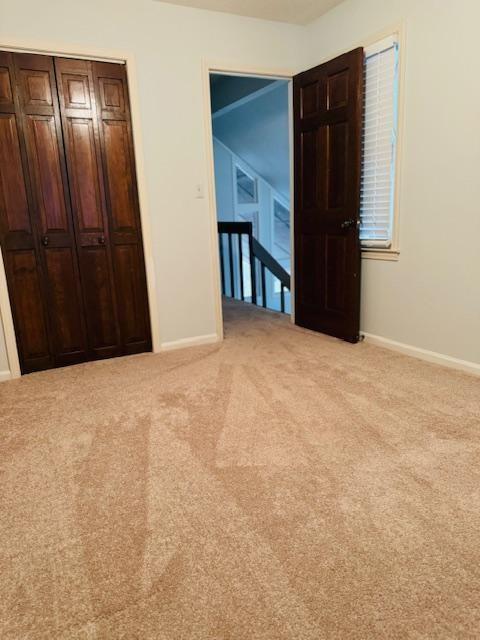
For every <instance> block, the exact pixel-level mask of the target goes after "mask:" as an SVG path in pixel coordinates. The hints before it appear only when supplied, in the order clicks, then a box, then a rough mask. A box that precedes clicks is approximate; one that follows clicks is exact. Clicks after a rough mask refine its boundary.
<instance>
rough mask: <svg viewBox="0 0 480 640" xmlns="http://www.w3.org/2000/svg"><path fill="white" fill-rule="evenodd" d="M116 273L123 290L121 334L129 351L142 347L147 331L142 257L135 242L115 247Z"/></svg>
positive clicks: (132, 351)
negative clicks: (143, 298) (143, 296)
mask: <svg viewBox="0 0 480 640" xmlns="http://www.w3.org/2000/svg"><path fill="white" fill-rule="evenodd" d="M115 264H116V275H117V282H118V283H119V288H120V289H121V291H122V292H123V297H122V304H121V305H120V307H119V312H120V323H121V328H122V335H123V336H124V339H125V343H126V344H127V345H129V352H130V353H134V352H136V349H137V345H138V348H139V349H141V348H142V346H141V345H142V344H143V341H144V340H145V335H146V333H147V331H148V326H147V324H146V317H145V313H144V301H143V300H142V298H141V296H142V295H143V287H142V281H141V276H142V258H141V256H140V255H139V249H138V246H137V245H136V244H126V245H119V246H116V247H115Z"/></svg>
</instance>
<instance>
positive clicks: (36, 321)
mask: <svg viewBox="0 0 480 640" xmlns="http://www.w3.org/2000/svg"><path fill="white" fill-rule="evenodd" d="M6 263H7V272H8V274H9V276H10V278H9V280H10V285H11V286H10V292H11V293H10V296H11V299H12V306H13V311H14V317H15V319H16V322H15V325H16V330H17V332H18V336H17V338H18V343H19V347H20V349H19V352H20V354H19V355H20V360H21V363H22V368H23V371H24V372H28V371H36V370H37V369H44V368H47V367H48V366H51V358H50V345H49V340H48V330H47V325H46V322H45V314H44V311H45V310H44V306H43V296H42V290H41V286H40V278H39V266H38V263H37V259H36V256H35V251H34V250H26V251H9V252H7V260H6Z"/></svg>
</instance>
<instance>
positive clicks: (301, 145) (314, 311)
mask: <svg viewBox="0 0 480 640" xmlns="http://www.w3.org/2000/svg"><path fill="white" fill-rule="evenodd" d="M362 98H363V50H362V49H356V50H354V51H351V52H350V53H347V54H344V55H342V56H340V57H338V58H335V60H331V61H330V62H327V63H325V64H322V65H320V66H318V67H315V68H314V69H310V70H308V71H305V72H304V73H301V74H300V75H298V76H296V77H295V78H294V158H295V173H294V175H295V178H294V179H295V185H294V186H295V322H296V323H297V324H299V325H301V326H303V327H306V328H308V329H313V330H314V331H320V332H323V333H327V334H329V335H333V336H336V337H339V338H343V339H344V340H348V341H349V342H357V341H358V339H359V323H360V259H361V252H360V240H359V215H360V213H359V209H360V161H361V134H362V104H363V100H362Z"/></svg>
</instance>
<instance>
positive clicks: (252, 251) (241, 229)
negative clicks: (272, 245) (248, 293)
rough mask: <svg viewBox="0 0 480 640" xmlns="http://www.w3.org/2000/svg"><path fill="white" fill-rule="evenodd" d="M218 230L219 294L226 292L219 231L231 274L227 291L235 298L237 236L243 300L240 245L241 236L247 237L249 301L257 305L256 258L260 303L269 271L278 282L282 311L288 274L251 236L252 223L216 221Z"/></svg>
mask: <svg viewBox="0 0 480 640" xmlns="http://www.w3.org/2000/svg"><path fill="white" fill-rule="evenodd" d="M218 233H219V235H220V266H221V279H222V293H223V294H224V295H225V293H226V290H225V265H224V248H223V242H222V234H226V235H227V236H228V263H229V273H230V294H231V297H232V298H235V276H234V266H233V244H232V236H233V235H238V255H239V262H240V264H239V273H240V297H241V300H245V296H244V287H243V248H242V236H244V235H245V236H247V237H248V246H249V260H250V277H251V285H252V303H253V304H257V277H256V266H255V261H256V260H258V261H259V263H260V269H261V273H260V275H261V285H262V286H261V290H262V306H263V307H266V306H267V294H266V275H265V270H266V269H268V271H269V272H270V273H271V274H272V275H273V276H274V277H275V278H277V279H278V280H279V282H280V285H281V286H280V306H281V310H282V312H285V290H288V291H290V283H291V281H290V275H289V274H288V273H287V272H286V271H285V269H284V268H283V267H282V265H281V264H280V263H279V262H278V261H277V260H276V259H275V258H274V257H273V256H272V254H271V253H269V252H268V251H267V250H266V249H265V247H264V246H263V245H261V244H260V242H258V240H257V239H256V238H254V237H253V225H252V223H251V222H219V223H218Z"/></svg>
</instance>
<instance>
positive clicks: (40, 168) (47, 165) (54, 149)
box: [26, 115, 70, 244]
mask: <svg viewBox="0 0 480 640" xmlns="http://www.w3.org/2000/svg"><path fill="white" fill-rule="evenodd" d="M26 128H27V139H28V140H29V142H30V151H31V153H30V159H31V165H32V169H33V174H34V181H35V184H36V187H37V206H38V212H39V214H40V222H41V224H40V232H41V234H42V235H51V234H61V237H60V239H59V242H60V243H61V244H64V243H65V238H64V237H63V236H64V234H69V233H70V229H69V220H68V217H67V209H66V205H65V195H64V185H63V180H62V173H61V168H60V157H59V142H58V138H57V131H56V127H55V118H54V117H53V116H36V115H29V116H27V118H26ZM49 241H50V242H52V241H54V237H53V235H52V237H50V238H49Z"/></svg>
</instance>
